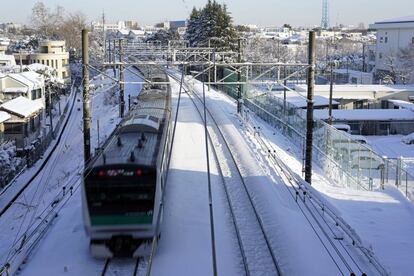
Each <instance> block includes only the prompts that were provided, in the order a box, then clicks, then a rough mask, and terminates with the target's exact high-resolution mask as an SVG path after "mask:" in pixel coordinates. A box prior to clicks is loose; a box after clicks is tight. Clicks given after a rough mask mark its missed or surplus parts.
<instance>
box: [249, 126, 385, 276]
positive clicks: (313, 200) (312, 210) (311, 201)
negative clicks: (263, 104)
mask: <svg viewBox="0 0 414 276" xmlns="http://www.w3.org/2000/svg"><path fill="white" fill-rule="evenodd" d="M249 121H250V120H249ZM244 123H245V126H246V130H247V132H248V133H250V135H251V136H252V137H253V138H251V139H253V140H255V141H256V142H257V143H258V145H259V147H260V148H261V149H262V150H263V152H265V153H267V154H265V155H266V156H267V159H268V161H269V165H270V166H271V167H273V168H274V170H275V171H277V172H280V174H279V175H280V177H281V178H282V179H283V183H285V187H286V188H287V190H288V192H289V193H290V195H291V196H292V199H293V200H295V201H296V203H297V205H298V208H299V209H300V211H301V212H302V213H303V215H304V216H305V218H306V219H307V221H308V223H309V224H310V225H311V227H312V229H313V230H314V232H315V234H316V235H317V237H318V239H319V240H320V242H321V243H322V244H323V246H324V248H325V250H326V251H327V253H328V254H329V255H330V257H331V259H332V261H333V262H334V263H335V265H336V267H337V268H338V273H339V274H338V275H362V276H366V275H372V274H374V275H377V274H378V275H389V274H388V272H387V271H386V269H385V268H384V267H383V266H382V265H381V263H380V262H379V261H378V260H377V259H376V258H375V256H374V255H373V254H372V252H370V251H369V250H368V249H366V248H365V247H364V246H363V245H362V242H361V241H360V239H359V237H357V236H356V235H355V233H354V232H353V230H352V229H351V228H350V226H349V225H348V224H346V222H344V221H343V220H342V218H341V217H339V216H338V215H336V213H335V211H334V210H332V209H331V208H330V207H329V205H326V204H325V203H324V201H323V200H321V199H320V198H319V196H318V195H317V194H316V193H315V192H314V190H313V189H311V188H310V187H309V186H308V184H307V183H306V182H305V181H304V180H303V179H302V178H301V177H300V176H298V175H297V174H295V173H294V172H293V171H292V169H291V168H290V167H289V166H288V165H287V164H286V162H284V160H283V159H282V158H281V156H280V155H279V154H278V151H277V150H276V149H275V148H274V147H273V145H272V144H271V143H270V142H269V141H268V139H267V137H266V136H265V135H264V134H263V133H262V131H261V129H260V127H257V126H258V125H259V124H258V123H257V122H256V123H255V125H256V127H253V126H252V125H251V124H250V123H249V122H248V121H246V120H245V122H244Z"/></svg>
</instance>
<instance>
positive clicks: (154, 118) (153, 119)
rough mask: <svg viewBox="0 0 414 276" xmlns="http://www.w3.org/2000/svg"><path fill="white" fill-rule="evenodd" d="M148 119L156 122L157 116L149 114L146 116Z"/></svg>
mask: <svg viewBox="0 0 414 276" xmlns="http://www.w3.org/2000/svg"><path fill="white" fill-rule="evenodd" d="M148 119H150V120H151V121H153V122H156V123H158V118H157V117H154V116H149V117H148Z"/></svg>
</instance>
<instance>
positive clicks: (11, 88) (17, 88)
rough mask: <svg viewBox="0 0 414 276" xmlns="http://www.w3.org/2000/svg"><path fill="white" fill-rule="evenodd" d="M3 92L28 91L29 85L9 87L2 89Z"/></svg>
mask: <svg viewBox="0 0 414 276" xmlns="http://www.w3.org/2000/svg"><path fill="white" fill-rule="evenodd" d="M2 92H3V93H26V92H27V87H7V88H3V89H2Z"/></svg>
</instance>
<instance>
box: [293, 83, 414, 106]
mask: <svg viewBox="0 0 414 276" xmlns="http://www.w3.org/2000/svg"><path fill="white" fill-rule="evenodd" d="M329 89H330V87H329V85H315V92H314V94H315V96H323V97H329ZM295 90H296V91H297V92H299V93H303V94H304V95H305V94H306V91H307V86H306V85H296V86H295ZM332 98H333V99H334V100H336V101H337V102H339V108H340V109H364V108H365V109H376V108H377V109H378V108H388V100H391V99H393V100H403V101H414V85H355V84H353V85H352V84H344V85H341V84H339V85H338V84H335V85H334V87H333V97H332Z"/></svg>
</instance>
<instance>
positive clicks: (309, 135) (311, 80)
mask: <svg viewBox="0 0 414 276" xmlns="http://www.w3.org/2000/svg"><path fill="white" fill-rule="evenodd" d="M308 51H309V54H308V58H309V69H308V97H307V98H308V104H307V110H306V154H305V181H306V182H308V183H310V184H312V144H313V93H314V89H315V32H314V31H310V32H309V49H308Z"/></svg>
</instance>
